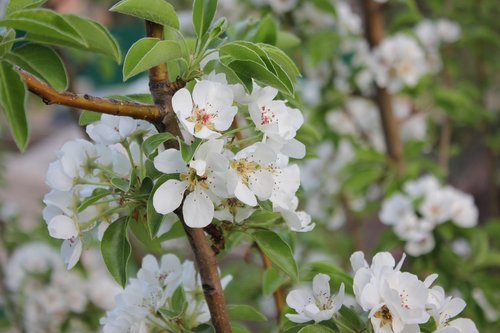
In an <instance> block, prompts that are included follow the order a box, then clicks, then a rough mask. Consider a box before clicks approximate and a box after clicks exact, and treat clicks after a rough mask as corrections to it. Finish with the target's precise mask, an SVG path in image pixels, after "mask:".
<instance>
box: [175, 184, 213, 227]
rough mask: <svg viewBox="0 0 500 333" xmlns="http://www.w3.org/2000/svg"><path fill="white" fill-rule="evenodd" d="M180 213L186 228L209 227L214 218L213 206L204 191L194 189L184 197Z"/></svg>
mask: <svg viewBox="0 0 500 333" xmlns="http://www.w3.org/2000/svg"><path fill="white" fill-rule="evenodd" d="M182 213H183V214H184V220H185V222H186V224H187V225H188V226H190V227H191V228H203V227H206V226H207V225H209V224H210V223H211V222H212V220H213V218H214V204H213V202H212V200H210V198H209V197H208V194H207V193H206V192H205V191H203V190H200V189H196V190H195V191H194V192H191V193H190V194H188V196H187V197H186V200H185V201H184V206H183V207H182Z"/></svg>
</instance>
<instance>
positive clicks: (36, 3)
mask: <svg viewBox="0 0 500 333" xmlns="http://www.w3.org/2000/svg"><path fill="white" fill-rule="evenodd" d="M45 2H47V0H10V1H9V4H8V5H7V9H6V11H5V13H6V16H7V17H8V16H9V15H10V14H12V13H13V12H15V11H17V10H20V9H29V8H35V7H40V6H41V5H43V4H44V3H45Z"/></svg>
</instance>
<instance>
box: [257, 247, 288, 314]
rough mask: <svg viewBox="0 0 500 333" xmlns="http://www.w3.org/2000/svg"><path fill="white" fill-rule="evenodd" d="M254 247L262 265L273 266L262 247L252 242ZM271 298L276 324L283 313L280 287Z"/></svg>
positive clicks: (266, 267) (265, 266)
mask: <svg viewBox="0 0 500 333" xmlns="http://www.w3.org/2000/svg"><path fill="white" fill-rule="evenodd" d="M254 246H255V248H256V249H257V251H259V254H260V257H261V258H262V265H263V266H264V268H265V269H269V268H271V267H273V264H272V262H271V260H269V258H268V257H267V256H266V254H265V253H264V252H263V251H262V249H261V248H260V247H259V246H258V245H257V244H254ZM273 298H274V306H275V307H276V320H277V321H278V324H279V323H280V321H281V315H282V314H283V307H284V305H283V290H281V288H278V289H276V290H275V291H274V293H273Z"/></svg>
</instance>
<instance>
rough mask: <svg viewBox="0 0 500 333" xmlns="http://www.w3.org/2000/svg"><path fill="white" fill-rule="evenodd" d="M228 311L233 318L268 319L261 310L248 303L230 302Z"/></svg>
mask: <svg viewBox="0 0 500 333" xmlns="http://www.w3.org/2000/svg"><path fill="white" fill-rule="evenodd" d="M227 312H228V314H229V318H230V319H231V320H250V321H267V318H266V316H264V315H263V314H262V313H260V311H259V310H257V309H256V308H254V307H252V306H250V305H246V304H238V305H236V304H228V305H227Z"/></svg>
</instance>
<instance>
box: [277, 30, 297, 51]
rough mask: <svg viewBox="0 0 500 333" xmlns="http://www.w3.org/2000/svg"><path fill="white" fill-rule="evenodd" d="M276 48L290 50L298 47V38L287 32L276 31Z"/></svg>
mask: <svg viewBox="0 0 500 333" xmlns="http://www.w3.org/2000/svg"><path fill="white" fill-rule="evenodd" d="M276 38H277V41H276V47H278V48H280V49H291V48H294V47H297V46H299V45H300V42H301V41H300V38H299V37H297V36H296V35H294V34H292V33H290V32H288V31H278V35H277V37H276Z"/></svg>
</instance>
